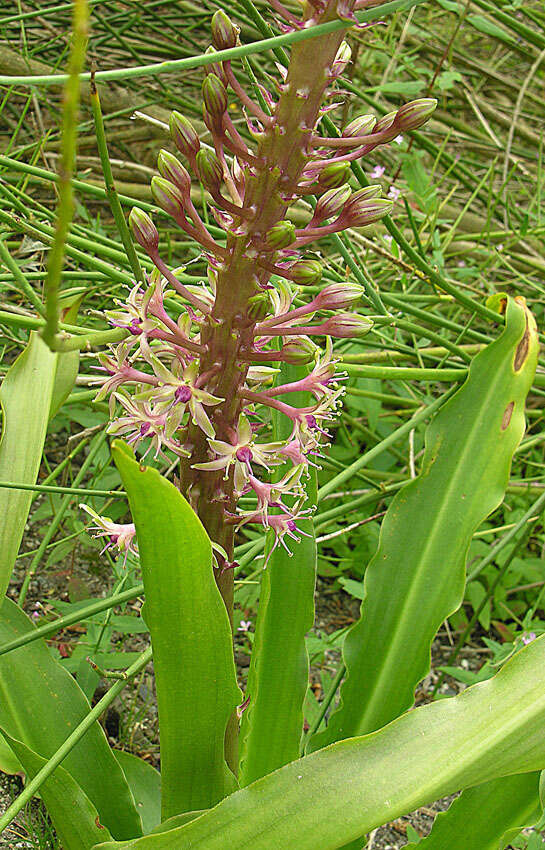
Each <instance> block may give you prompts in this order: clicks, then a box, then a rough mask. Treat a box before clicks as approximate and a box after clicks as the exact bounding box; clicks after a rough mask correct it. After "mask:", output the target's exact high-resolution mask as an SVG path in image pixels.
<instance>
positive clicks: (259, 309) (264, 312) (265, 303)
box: [248, 292, 271, 322]
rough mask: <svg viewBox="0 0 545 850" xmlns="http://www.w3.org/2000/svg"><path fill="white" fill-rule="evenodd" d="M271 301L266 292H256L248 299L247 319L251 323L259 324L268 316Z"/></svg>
mask: <svg viewBox="0 0 545 850" xmlns="http://www.w3.org/2000/svg"><path fill="white" fill-rule="evenodd" d="M270 310H271V300H270V298H269V294H268V293H267V292H258V293H257V295H252V297H251V298H249V299H248V318H250V319H252V321H253V322H261V321H263V319H264V318H265V317H266V316H268V315H269V313H270Z"/></svg>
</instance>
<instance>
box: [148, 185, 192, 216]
mask: <svg viewBox="0 0 545 850" xmlns="http://www.w3.org/2000/svg"><path fill="white" fill-rule="evenodd" d="M151 194H152V195H153V199H154V201H155V203H156V204H157V206H158V207H161V209H162V210H164V211H165V212H167V213H168V214H169V215H171V216H172V217H173V218H177V217H178V216H179V215H180V214H181V213H182V212H183V209H184V198H183V196H182V193H181V192H180V190H179V189H178V187H177V186H175V185H174V183H171V182H170V181H169V180H165V178H164V177H153V178H152V181H151Z"/></svg>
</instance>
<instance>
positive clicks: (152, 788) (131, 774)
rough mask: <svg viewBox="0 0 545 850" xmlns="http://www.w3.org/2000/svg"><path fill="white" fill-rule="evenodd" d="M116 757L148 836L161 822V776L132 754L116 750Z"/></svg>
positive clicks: (149, 765)
mask: <svg viewBox="0 0 545 850" xmlns="http://www.w3.org/2000/svg"><path fill="white" fill-rule="evenodd" d="M114 755H115V757H116V759H117V760H118V762H119V764H120V765H121V768H122V770H123V773H124V774H125V776H126V777H127V782H128V783H129V788H130V789H131V791H132V794H133V797H134V799H135V801H136V808H137V809H138V811H139V812H140V817H141V818H142V826H143V827H144V835H146V834H147V833H148V832H151V831H152V829H154V828H155V827H156V826H157V825H158V824H159V823H160V822H161V774H160V773H159V771H158V770H155V768H154V767H153V766H152V765H151V764H148V762H147V761H144V760H143V759H141V758H138V756H134V755H133V754H132V753H126V752H125V751H124V750H114Z"/></svg>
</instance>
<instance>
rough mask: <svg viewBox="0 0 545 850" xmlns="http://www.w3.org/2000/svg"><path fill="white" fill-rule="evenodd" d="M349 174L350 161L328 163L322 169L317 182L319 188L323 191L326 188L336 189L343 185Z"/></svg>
mask: <svg viewBox="0 0 545 850" xmlns="http://www.w3.org/2000/svg"><path fill="white" fill-rule="evenodd" d="M349 176H350V163H349V162H332V163H331V165H326V167H325V168H323V169H322V171H321V172H320V175H319V177H318V179H317V181H316V183H317V186H318V189H319V190H321V191H322V192H323V191H324V189H335V188H336V187H337V186H342V185H343V183H346V181H347V180H348V177H349Z"/></svg>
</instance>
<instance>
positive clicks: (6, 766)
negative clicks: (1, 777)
mask: <svg viewBox="0 0 545 850" xmlns="http://www.w3.org/2000/svg"><path fill="white" fill-rule="evenodd" d="M0 771H2V773H10V774H15V773H24V771H23V768H22V767H21V762H20V761H19V759H18V758H17V757H16V756H15V753H14V752H13V750H12V749H11V747H10V745H9V744H7V743H6V741H5V740H4V738H3V737H2V736H1V735H0Z"/></svg>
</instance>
